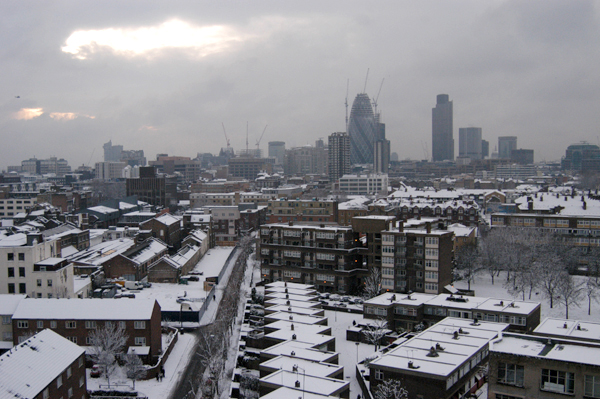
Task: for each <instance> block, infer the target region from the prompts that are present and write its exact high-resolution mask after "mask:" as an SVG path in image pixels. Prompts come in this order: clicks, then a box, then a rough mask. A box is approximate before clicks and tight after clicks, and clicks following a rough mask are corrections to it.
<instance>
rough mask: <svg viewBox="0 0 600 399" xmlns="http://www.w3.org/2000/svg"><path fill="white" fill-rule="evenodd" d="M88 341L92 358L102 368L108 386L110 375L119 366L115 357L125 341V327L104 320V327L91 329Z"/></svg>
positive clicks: (121, 349) (119, 352)
mask: <svg viewBox="0 0 600 399" xmlns="http://www.w3.org/2000/svg"><path fill="white" fill-rule="evenodd" d="M90 341H91V346H90V351H91V356H92V359H93V360H94V362H96V364H98V365H99V366H100V367H102V369H103V370H104V375H105V377H106V380H107V383H108V387H109V388H110V377H111V375H112V374H113V373H114V372H115V370H116V368H117V367H118V366H119V365H118V363H117V358H118V357H119V355H120V354H121V353H122V352H123V348H124V347H125V343H126V342H127V334H125V329H124V328H123V327H122V326H121V325H120V324H119V325H118V326H117V324H116V323H112V322H106V323H105V324H104V327H102V328H98V329H96V330H94V331H92V333H91V334H90Z"/></svg>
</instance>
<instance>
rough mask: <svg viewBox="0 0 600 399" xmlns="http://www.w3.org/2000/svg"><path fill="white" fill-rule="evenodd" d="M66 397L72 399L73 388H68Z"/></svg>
mask: <svg viewBox="0 0 600 399" xmlns="http://www.w3.org/2000/svg"><path fill="white" fill-rule="evenodd" d="M67 397H68V398H72V397H73V388H69V390H68V391H67Z"/></svg>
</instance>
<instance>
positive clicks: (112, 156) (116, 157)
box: [102, 140, 123, 162]
mask: <svg viewBox="0 0 600 399" xmlns="http://www.w3.org/2000/svg"><path fill="white" fill-rule="evenodd" d="M102 147H103V148H104V162H121V153H122V152H123V146H122V145H112V140H111V141H109V142H108V143H105V144H104V145H103V146H102Z"/></svg>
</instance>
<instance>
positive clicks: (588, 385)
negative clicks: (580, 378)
mask: <svg viewBox="0 0 600 399" xmlns="http://www.w3.org/2000/svg"><path fill="white" fill-rule="evenodd" d="M583 394H584V395H585V396H589V397H590V398H600V376H597V375H586V376H585V382H584V392H583Z"/></svg>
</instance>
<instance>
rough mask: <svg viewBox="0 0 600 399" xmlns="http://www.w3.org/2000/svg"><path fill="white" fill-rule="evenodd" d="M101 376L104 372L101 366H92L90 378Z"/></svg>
mask: <svg viewBox="0 0 600 399" xmlns="http://www.w3.org/2000/svg"><path fill="white" fill-rule="evenodd" d="M101 375H102V370H101V369H100V366H98V365H97V364H94V365H93V366H92V371H90V377H92V378H99V377H100V376H101Z"/></svg>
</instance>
